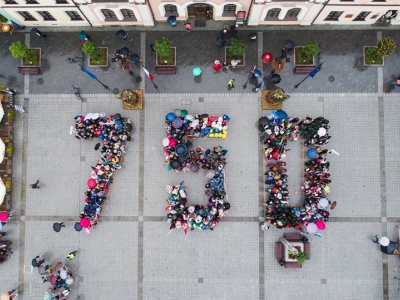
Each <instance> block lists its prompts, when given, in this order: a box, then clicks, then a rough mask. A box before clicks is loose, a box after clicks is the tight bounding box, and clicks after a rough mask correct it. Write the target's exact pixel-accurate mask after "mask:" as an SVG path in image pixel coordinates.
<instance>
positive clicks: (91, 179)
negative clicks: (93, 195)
mask: <svg viewBox="0 0 400 300" xmlns="http://www.w3.org/2000/svg"><path fill="white" fill-rule="evenodd" d="M87 185H88V187H89V188H91V189H93V188H95V187H96V185H97V183H96V180H94V179H93V178H90V179H89V180H88V182H87Z"/></svg>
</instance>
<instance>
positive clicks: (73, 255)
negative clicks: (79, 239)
mask: <svg viewBox="0 0 400 300" xmlns="http://www.w3.org/2000/svg"><path fill="white" fill-rule="evenodd" d="M76 252H78V251H72V252H71V253H70V254H68V255H67V259H69V260H72V259H73V258H74V257H75V256H76Z"/></svg>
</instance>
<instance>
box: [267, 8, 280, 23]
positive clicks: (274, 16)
mask: <svg viewBox="0 0 400 300" xmlns="http://www.w3.org/2000/svg"><path fill="white" fill-rule="evenodd" d="M280 13H281V9H280V8H273V9H270V10H269V11H268V12H267V15H266V16H265V19H264V21H277V20H278V16H279V14H280Z"/></svg>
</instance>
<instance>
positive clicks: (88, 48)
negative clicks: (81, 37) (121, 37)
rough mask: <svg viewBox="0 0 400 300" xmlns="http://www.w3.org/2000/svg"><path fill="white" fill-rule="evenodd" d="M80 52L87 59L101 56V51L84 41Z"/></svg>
mask: <svg viewBox="0 0 400 300" xmlns="http://www.w3.org/2000/svg"><path fill="white" fill-rule="evenodd" d="M82 52H83V53H85V55H87V56H88V57H92V58H96V57H98V56H100V55H101V54H102V52H101V50H100V49H99V47H97V45H96V44H95V43H93V42H91V41H86V42H85V43H83V45H82Z"/></svg>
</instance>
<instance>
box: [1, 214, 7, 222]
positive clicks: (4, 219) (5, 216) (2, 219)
mask: <svg viewBox="0 0 400 300" xmlns="http://www.w3.org/2000/svg"><path fill="white" fill-rule="evenodd" d="M7 219H8V212H6V211H3V212H1V213H0V221H2V222H4V221H7Z"/></svg>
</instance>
